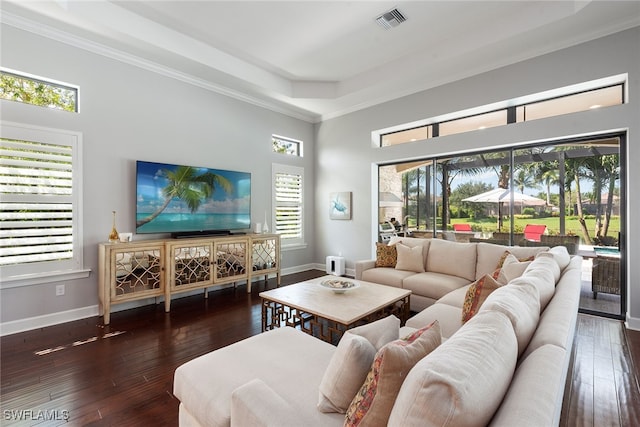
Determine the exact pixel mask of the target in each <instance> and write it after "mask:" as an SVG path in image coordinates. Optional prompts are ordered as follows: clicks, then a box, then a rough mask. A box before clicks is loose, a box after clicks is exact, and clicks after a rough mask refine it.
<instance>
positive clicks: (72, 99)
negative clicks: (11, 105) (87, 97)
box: [0, 68, 78, 113]
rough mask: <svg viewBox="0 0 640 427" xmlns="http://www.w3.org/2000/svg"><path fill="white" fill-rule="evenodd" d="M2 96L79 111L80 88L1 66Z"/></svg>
mask: <svg viewBox="0 0 640 427" xmlns="http://www.w3.org/2000/svg"><path fill="white" fill-rule="evenodd" d="M0 98H2V99H7V100H10V101H18V102H24V103H25V104H32V105H37V106H40V107H46V108H52V109H56V110H64V111H71V112H74V113H77V112H78V88H77V87H76V86H73V85H69V84H66V83H60V82H54V81H53V80H48V79H45V78H44V77H36V76H32V75H30V74H26V73H21V72H18V71H13V70H9V69H6V68H0Z"/></svg>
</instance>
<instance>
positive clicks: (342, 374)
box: [318, 316, 400, 413]
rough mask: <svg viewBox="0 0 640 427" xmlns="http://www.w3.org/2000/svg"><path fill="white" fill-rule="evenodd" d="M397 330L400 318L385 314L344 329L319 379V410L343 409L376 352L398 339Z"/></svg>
mask: <svg viewBox="0 0 640 427" xmlns="http://www.w3.org/2000/svg"><path fill="white" fill-rule="evenodd" d="M399 330H400V319H398V318H397V317H395V316H388V317H385V318H383V319H380V320H377V321H375V322H372V323H369V324H366V325H362V326H358V327H357V328H353V329H350V330H348V331H346V332H345V333H344V335H343V336H342V338H341V339H340V342H339V343H338V346H337V348H336V352H335V353H334V354H333V356H332V357H331V361H330V362H329V366H327V369H326V371H325V372H324V376H323V377H322V381H321V382H320V392H319V399H318V410H320V411H321V412H340V413H344V412H345V411H346V410H347V408H348V407H349V404H350V403H351V401H352V400H353V397H354V396H355V395H356V393H357V392H358V390H359V389H360V386H361V385H362V383H363V381H364V380H365V378H366V377H367V372H369V368H371V363H372V362H373V358H374V357H375V355H376V352H377V351H378V350H379V349H380V348H381V347H382V346H384V345H385V344H387V343H389V342H391V341H393V340H397V339H398V331H399Z"/></svg>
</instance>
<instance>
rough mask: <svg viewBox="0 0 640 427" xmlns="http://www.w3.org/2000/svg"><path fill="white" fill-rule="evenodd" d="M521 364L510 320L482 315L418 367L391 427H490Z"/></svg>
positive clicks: (399, 400)
mask: <svg viewBox="0 0 640 427" xmlns="http://www.w3.org/2000/svg"><path fill="white" fill-rule="evenodd" d="M516 358H517V343H516V337H515V334H514V333H513V328H512V326H511V322H510V321H509V319H507V317H506V316H505V315H504V314H502V313H498V312H493V311H484V312H481V313H478V314H477V315H476V316H474V317H473V318H472V319H471V320H470V321H469V322H467V323H466V324H465V325H464V326H463V327H462V328H460V330H459V331H458V332H457V333H456V334H455V335H453V336H452V337H451V338H449V339H448V340H447V341H445V342H444V343H442V345H440V346H439V347H438V348H436V349H435V350H434V351H433V352H431V353H430V354H429V355H428V356H427V357H425V358H423V359H422V360H420V361H419V362H418V363H417V364H416V366H414V367H413V369H412V370H411V372H409V375H407V378H406V379H405V380H404V383H403V384H402V388H401V389H400V392H399V393H398V397H397V398H396V402H395V404H394V406H393V409H392V411H391V415H390V417H389V423H388V425H392V426H418V425H420V426H442V425H448V426H456V427H458V426H479V425H486V424H487V423H488V422H489V420H490V419H491V417H492V416H493V414H494V412H495V411H496V409H497V408H498V406H499V405H500V402H501V401H502V399H503V398H504V395H505V393H506V391H507V389H508V387H509V383H510V381H511V377H512V375H513V372H514V369H515V366H516Z"/></svg>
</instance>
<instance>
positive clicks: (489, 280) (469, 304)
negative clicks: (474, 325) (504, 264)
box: [462, 270, 502, 323]
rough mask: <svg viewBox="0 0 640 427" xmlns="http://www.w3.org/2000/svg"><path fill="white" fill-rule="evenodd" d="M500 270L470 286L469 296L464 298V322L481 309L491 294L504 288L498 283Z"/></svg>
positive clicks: (486, 275)
mask: <svg viewBox="0 0 640 427" xmlns="http://www.w3.org/2000/svg"><path fill="white" fill-rule="evenodd" d="M499 272H500V270H496V271H494V272H493V275H491V274H485V275H484V276H482V277H481V278H479V279H478V280H476V281H475V282H473V283H472V284H471V286H469V289H468V290H467V294H466V295H465V297H464V304H463V305H462V322H463V323H464V322H466V321H467V320H469V319H471V318H472V317H473V316H474V315H475V314H476V313H477V312H478V310H479V309H480V306H481V305H482V303H483V302H484V301H485V300H486V299H487V297H488V296H489V295H490V294H491V292H493V291H495V290H496V289H498V288H499V287H500V286H502V285H501V284H500V283H498V281H497V278H498V275H497V273H498V274H499Z"/></svg>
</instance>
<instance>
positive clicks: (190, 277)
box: [167, 240, 213, 296]
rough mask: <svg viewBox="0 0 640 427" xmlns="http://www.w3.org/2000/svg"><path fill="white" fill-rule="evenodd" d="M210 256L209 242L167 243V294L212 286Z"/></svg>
mask: <svg viewBox="0 0 640 427" xmlns="http://www.w3.org/2000/svg"><path fill="white" fill-rule="evenodd" d="M212 254H213V242H212V241H211V240H184V241H181V240H178V241H175V242H171V243H167V266H168V279H169V281H168V287H169V288H170V289H169V290H170V292H169V294H171V292H181V291H185V290H189V289H195V288H202V287H206V286H209V285H212V284H213V268H212V263H213V255H212ZM169 296H170V295H169Z"/></svg>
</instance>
